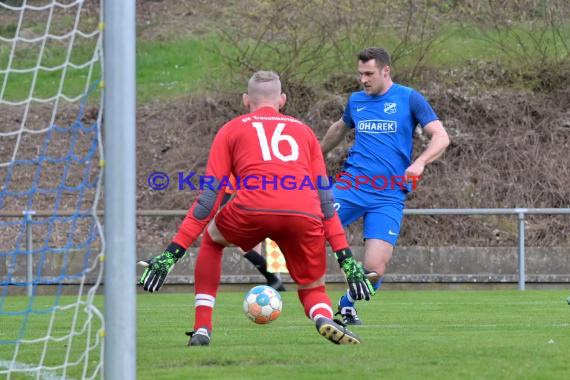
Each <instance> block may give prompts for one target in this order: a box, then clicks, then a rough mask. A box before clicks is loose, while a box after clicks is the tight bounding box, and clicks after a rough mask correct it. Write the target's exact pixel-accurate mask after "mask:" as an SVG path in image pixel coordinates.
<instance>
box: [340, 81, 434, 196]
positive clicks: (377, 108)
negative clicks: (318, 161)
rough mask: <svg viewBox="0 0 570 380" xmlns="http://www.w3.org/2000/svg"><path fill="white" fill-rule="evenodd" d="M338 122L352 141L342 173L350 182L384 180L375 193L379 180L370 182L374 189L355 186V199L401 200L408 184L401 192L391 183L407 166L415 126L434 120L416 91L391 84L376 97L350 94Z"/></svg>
mask: <svg viewBox="0 0 570 380" xmlns="http://www.w3.org/2000/svg"><path fill="white" fill-rule="evenodd" d="M342 119H343V121H344V122H345V124H346V125H347V126H348V127H349V128H354V129H355V142H354V145H353V146H352V148H351V149H350V151H349V153H348V158H347V159H346V162H345V171H346V172H348V173H350V174H351V175H352V176H353V180H354V177H355V176H366V177H367V178H369V179H370V180H371V179H372V178H374V177H377V176H382V177H384V178H386V180H387V181H388V183H387V186H386V187H385V188H384V189H382V190H379V188H382V186H383V185H384V179H382V177H377V180H376V181H374V182H375V186H376V188H374V187H373V186H372V185H371V184H370V181H369V183H368V184H363V185H359V191H358V192H356V193H359V194H357V195H356V196H357V197H358V198H361V199H363V200H364V199H367V198H369V196H370V195H372V196H375V197H378V198H386V199H393V200H395V201H400V202H401V201H403V200H404V199H405V197H406V192H407V191H409V190H410V189H411V185H410V184H406V185H405V190H402V189H401V187H400V186H399V185H397V184H393V182H398V181H400V180H401V179H402V177H403V176H404V173H405V170H406V169H407V168H408V166H410V164H411V159H412V150H413V140H414V129H415V127H416V125H418V124H419V125H420V126H421V127H425V126H426V125H427V124H429V123H430V122H432V121H434V120H438V117H437V115H436V114H435V112H434V111H433V109H432V108H431V106H430V105H429V103H428V102H427V100H426V99H425V98H424V97H423V96H422V95H421V94H420V93H419V92H417V91H416V90H414V89H412V88H409V87H405V86H402V85H399V84H396V83H394V84H392V86H391V87H390V88H389V89H388V91H387V92H386V93H385V94H383V95H379V96H371V95H367V94H366V93H365V92H364V91H360V92H355V93H353V94H352V95H351V96H350V98H349V99H348V103H347V105H346V109H345V111H344V115H343V117H342ZM352 182H354V181H352ZM338 185H341V184H340V183H339V184H337V186H338ZM343 186H344V185H343ZM361 192H363V193H364V194H361ZM352 193H353V194H354V193H355V192H352ZM359 203H360V202H359Z"/></svg>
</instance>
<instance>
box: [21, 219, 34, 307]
mask: <svg viewBox="0 0 570 380" xmlns="http://www.w3.org/2000/svg"><path fill="white" fill-rule="evenodd" d="M22 213H23V214H24V224H25V225H26V259H27V260H26V284H27V285H26V286H27V288H28V297H31V296H32V295H33V292H34V286H33V282H34V280H33V279H34V256H33V253H34V246H33V244H34V243H33V241H32V215H34V214H35V213H36V212H35V211H32V210H26V211H23V212H22Z"/></svg>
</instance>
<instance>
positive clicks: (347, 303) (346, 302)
mask: <svg viewBox="0 0 570 380" xmlns="http://www.w3.org/2000/svg"><path fill="white" fill-rule="evenodd" d="M383 279H384V277H380V279H379V280H378V281H376V282H375V283H374V284H373V285H372V286H373V287H374V290H378V289H380V286H381V285H382V280H383ZM355 302H356V301H355V300H353V299H352V297H350V294H349V293H348V290H347V291H346V294H344V295H343V296H342V297H340V301H339V302H338V304H339V306H340V307H341V308H343V307H354V303H355Z"/></svg>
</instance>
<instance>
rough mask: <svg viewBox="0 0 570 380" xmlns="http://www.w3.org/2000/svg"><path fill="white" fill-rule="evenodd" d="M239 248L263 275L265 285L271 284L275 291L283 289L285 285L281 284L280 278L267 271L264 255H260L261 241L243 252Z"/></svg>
mask: <svg viewBox="0 0 570 380" xmlns="http://www.w3.org/2000/svg"><path fill="white" fill-rule="evenodd" d="M239 250H240V252H241V253H242V255H243V257H245V258H246V259H247V260H248V261H249V262H250V263H252V264H253V266H254V267H255V268H257V270H258V271H259V273H261V275H262V276H263V277H265V280H267V285H269V286H271V287H272V288H273V289H275V290H277V291H285V287H284V286H283V283H282V282H281V279H280V278H279V277H277V275H276V274H275V273H270V272H268V271H267V261H266V260H265V257H263V256H262V255H261V243H259V244H258V245H256V246H255V248H253V249H250V250H249V251H247V252H244V251H243V250H242V249H241V248H239Z"/></svg>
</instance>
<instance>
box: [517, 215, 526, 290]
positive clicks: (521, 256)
mask: <svg viewBox="0 0 570 380" xmlns="http://www.w3.org/2000/svg"><path fill="white" fill-rule="evenodd" d="M525 212H526V210H517V219H518V225H519V228H518V230H519V290H524V289H525V277H526V276H525V247H524V222H525V220H524V219H525Z"/></svg>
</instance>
